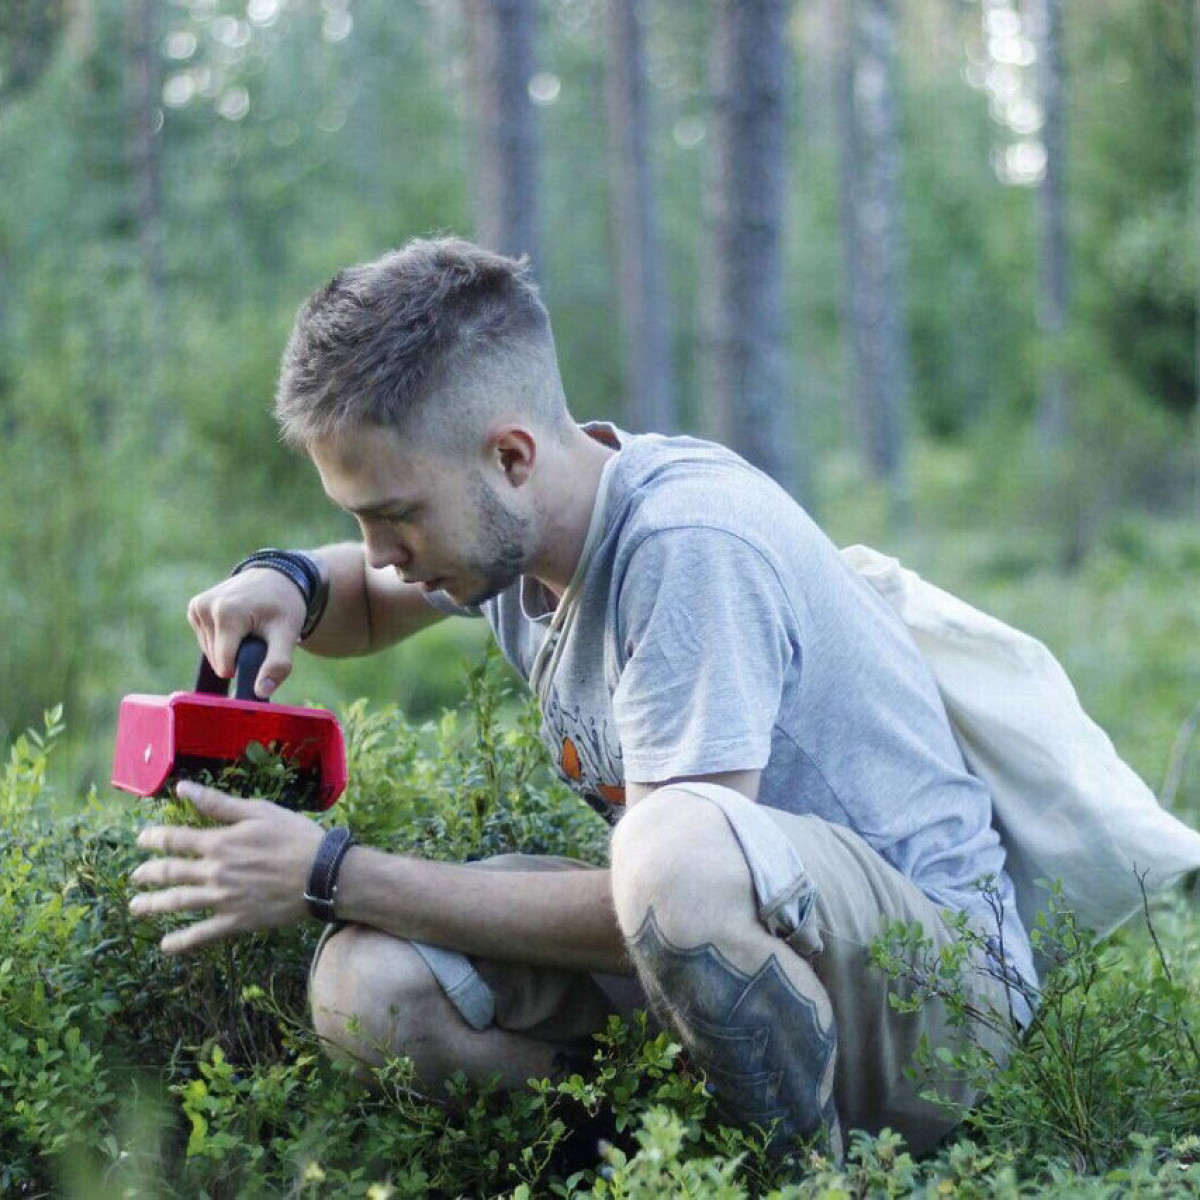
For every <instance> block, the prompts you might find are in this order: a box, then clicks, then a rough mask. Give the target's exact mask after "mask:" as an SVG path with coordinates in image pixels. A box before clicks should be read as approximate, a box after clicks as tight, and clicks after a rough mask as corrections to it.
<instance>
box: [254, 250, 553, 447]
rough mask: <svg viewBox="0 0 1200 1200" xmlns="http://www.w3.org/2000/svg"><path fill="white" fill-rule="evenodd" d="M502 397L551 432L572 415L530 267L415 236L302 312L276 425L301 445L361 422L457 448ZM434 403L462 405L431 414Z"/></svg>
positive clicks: (335, 283) (283, 371) (350, 273)
mask: <svg viewBox="0 0 1200 1200" xmlns="http://www.w3.org/2000/svg"><path fill="white" fill-rule="evenodd" d="M505 389H507V393H508V394H509V395H510V396H516V397H518V399H519V402H520V403H521V404H523V405H524V406H526V408H532V410H533V412H532V413H531V415H535V416H537V417H538V418H540V419H541V420H542V421H543V422H545V423H548V424H549V425H550V426H551V427H555V428H558V427H561V426H562V425H563V424H564V423H565V422H567V421H569V419H570V418H569V415H568V413H567V410H566V401H565V398H564V397H563V394H562V383H561V380H560V378H559V375H558V365H557V360H556V357H555V353H554V339H553V334H552V333H551V329H550V316H549V314H548V313H547V311H546V306H545V305H544V304H543V303H542V300H541V296H540V295H539V294H538V289H537V285H536V283H535V282H534V280H533V276H532V274H531V272H530V269H529V264H528V261H527V260H526V259H523V258H522V259H512V258H506V257H504V256H503V255H500V254H493V253H492V252H491V251H489V250H485V249H483V248H482V247H480V246H477V245H475V244H473V243H471V242H468V241H463V240H462V239H459V238H438V239H415V240H413V241H410V242H408V243H407V244H406V245H404V246H403V247H401V248H400V249H399V250H394V251H391V252H390V253H388V254H385V255H383V256H382V257H381V258H378V259H376V260H375V261H374V262H369V263H363V264H360V265H358V266H353V267H348V268H346V269H345V270H342V271H339V272H338V273H337V274H336V275H335V276H334V277H333V279H332V280H330V282H329V283H328V284H326V285H325V287H323V288H321V290H320V291H318V292H315V293H314V294H313V295H312V296H310V297H309V298H308V300H306V301H305V303H304V304H303V305H302V306H301V308H300V311H299V312H298V313H297V315H296V320H295V323H294V325H293V327H292V332H291V336H290V337H289V339H288V343H287V347H286V349H285V350H284V354H283V361H282V364H281V366H280V372H279V385H278V389H277V391H276V395H275V417H276V420H277V421H278V423H279V428H280V433H281V435H282V436H283V438H284V440H286V441H287V442H289V443H291V444H293V445H299V446H308V445H310V444H311V443H312V442H313V441H314V440H315V439H316V438H319V437H324V436H327V435H329V434H336V433H337V432H339V431H341V430H344V429H346V428H348V427H355V426H360V425H364V424H373V425H380V426H385V427H391V428H394V429H398V430H400V431H401V432H402V433H404V434H405V435H412V436H415V435H416V430H417V429H418V427H419V428H420V429H421V430H422V432H423V433H424V434H432V436H433V437H434V438H436V439H437V440H438V441H442V442H445V441H454V442H457V441H458V440H459V438H460V436H461V434H462V433H463V429H464V426H466V425H470V424H472V422H471V420H470V417H471V416H472V415H476V413H477V410H478V409H479V408H480V406H481V405H484V406H485V405H486V398H487V396H489V395H495V394H496V393H497V392H498V391H503V390H505ZM434 397H439V398H440V399H446V398H447V397H453V398H454V399H455V401H456V407H454V408H453V409H450V410H448V411H438V412H436V413H430V412H428V411H427V410H428V409H429V408H430V407H431V405H430V400H431V398H434ZM441 407H442V408H443V409H446V408H447V406H446V405H442V406H441Z"/></svg>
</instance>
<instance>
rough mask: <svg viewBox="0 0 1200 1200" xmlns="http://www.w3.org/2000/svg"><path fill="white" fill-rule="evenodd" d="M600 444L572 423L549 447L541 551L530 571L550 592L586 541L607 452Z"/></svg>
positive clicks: (566, 576) (562, 587) (565, 578)
mask: <svg viewBox="0 0 1200 1200" xmlns="http://www.w3.org/2000/svg"><path fill="white" fill-rule="evenodd" d="M612 455H613V450H612V448H611V447H609V446H606V445H604V444H603V443H602V442H600V441H597V440H596V439H595V438H593V437H591V436H590V435H589V434H587V433H586V432H585V431H584V430H582V429H579V428H578V427H577V428H576V430H575V431H574V432H573V434H572V435H571V440H570V441H569V443H568V444H567V446H566V447H563V448H561V449H559V448H557V447H556V448H555V451H554V453H553V458H552V459H551V462H550V463H548V464H545V465H547V466H549V467H550V470H549V472H548V475H547V478H546V488H545V492H544V493H543V496H542V511H543V513H544V519H545V525H544V528H543V535H542V538H541V551H540V553H539V554H538V556H537V558H536V560H535V561H534V563H533V564H532V565H531V568H530V571H529V574H531V575H532V576H533V577H534V578H535V579H537V580H538V581H539V582H540V583H542V584H544V585H545V586H546V587H547V588H548V589H549V590H550V591H551V592H552V593H553V594H554V596H555V597H561V596H562V594H563V592H565V591H566V590H567V585H568V584H569V583H570V582H571V579H572V577H573V576H574V574H575V570H576V568H577V567H578V566H579V559H580V556H581V555H582V554H583V547H584V543H585V542H586V541H587V533H588V528H589V526H590V525H591V523H592V512H593V511H594V509H595V507H596V494H597V492H598V491H599V489H600V476H601V475H602V474H603V472H604V464H605V463H606V462H607V461H608V460H609V459H610V458H611V457H612Z"/></svg>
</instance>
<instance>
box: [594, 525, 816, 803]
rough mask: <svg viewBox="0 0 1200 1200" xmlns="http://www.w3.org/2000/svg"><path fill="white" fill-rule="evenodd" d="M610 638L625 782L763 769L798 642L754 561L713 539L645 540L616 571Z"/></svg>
mask: <svg viewBox="0 0 1200 1200" xmlns="http://www.w3.org/2000/svg"><path fill="white" fill-rule="evenodd" d="M617 636H618V638H619V639H620V640H619V650H618V653H619V656H620V658H621V660H622V661H623V666H622V669H621V672H620V678H619V680H618V683H617V687H616V691H615V693H614V695H613V713H614V717H615V720H616V725H617V732H618V735H619V737H620V740H621V754H622V757H623V759H624V762H625V776H626V778H627V779H631V780H635V781H637V782H639V783H656V782H660V781H662V780H665V779H671V778H675V777H678V776H681V775H708V774H715V773H717V772H722V771H753V770H759V769H761V768H763V767H765V766H766V765H767V760H768V759H769V758H770V754H771V735H772V731H773V730H774V727H775V723H776V720H777V718H778V715H779V710H780V705H781V703H782V700H783V690H784V679H785V676H786V673H787V671H788V670H789V668H790V666H791V664H792V662H793V660H796V659H798V658H799V655H800V640H799V635H798V629H797V622H796V619H795V616H794V613H793V611H792V608H791V605H790V604H789V603H788V601H787V598H786V596H785V594H784V591H783V588H782V586H781V584H780V582H779V579H778V576H777V575H776V574H775V571H774V570H773V569H772V567H771V565H770V563H769V562H768V561H767V560H766V558H764V556H763V555H762V553H761V552H760V551H758V550H757V549H755V548H754V547H753V546H751V545H750V544H749V543H747V542H745V541H744V540H742V539H741V538H740V537H738V536H737V535H735V534H732V533H728V532H725V531H722V530H718V529H707V528H698V529H692V528H684V529H667V530H660V531H657V532H655V533H653V534H651V535H649V536H648V537H647V538H645V539H644V540H643V541H642V542H641V543H640V544H639V545H638V547H637V548H636V549H635V550H634V552H633V554H632V555H631V556H630V559H629V563H628V566H627V568H626V570H625V571H624V573H623V577H622V581H621V585H620V589H619V592H618V598H617Z"/></svg>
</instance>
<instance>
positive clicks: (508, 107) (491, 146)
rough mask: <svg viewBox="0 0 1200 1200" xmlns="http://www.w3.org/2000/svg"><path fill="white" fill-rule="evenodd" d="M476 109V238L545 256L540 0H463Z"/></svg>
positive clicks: (537, 257)
mask: <svg viewBox="0 0 1200 1200" xmlns="http://www.w3.org/2000/svg"><path fill="white" fill-rule="evenodd" d="M464 11H465V16H466V21H467V36H468V39H469V42H470V54H471V82H472V91H473V109H474V138H473V142H474V146H473V153H472V158H473V160H474V162H473V166H474V170H473V172H472V176H473V184H474V204H475V225H476V236H477V237H478V239H479V241H480V242H481V243H482V244H483V245H485V246H487V247H489V248H490V249H492V250H497V251H499V252H500V253H501V254H509V255H514V256H515V255H520V254H528V255H529V257H530V259H531V260H532V262H533V265H534V267H535V269H536V268H537V266H538V264H539V262H540V260H541V226H540V216H539V211H538V138H537V127H536V122H535V120H534V112H533V101H532V100H531V99H530V98H529V80H530V79H531V78H532V76H533V73H534V61H535V60H534V41H535V33H536V26H537V6H536V3H535V0H465V5H464Z"/></svg>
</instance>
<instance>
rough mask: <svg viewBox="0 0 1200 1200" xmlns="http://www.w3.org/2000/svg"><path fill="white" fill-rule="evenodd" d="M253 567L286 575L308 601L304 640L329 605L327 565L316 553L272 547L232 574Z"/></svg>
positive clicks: (244, 561)
mask: <svg viewBox="0 0 1200 1200" xmlns="http://www.w3.org/2000/svg"><path fill="white" fill-rule="evenodd" d="M250 567H266V568H267V569H269V570H271V571H278V572H279V573H280V574H281V575H286V576H287V577H288V578H289V579H290V580H291V581H292V582H293V583H294V584H295V585H296V587H297V588H299V589H300V595H301V596H302V597H303V599H304V625H303V626H302V627H301V629H300V640H301V641H303V640H304V639H305V638H306V637H308V635H309V634H310V633H312V631H313V630H314V629H316V627H317V623H318V622H319V621H320V620H321V617H322V616H324V615H325V605H326V604H327V603H328V602H329V574H328V572H327V571H326V570H325V564H324V563H323V562H321V560H320V559H319V558H317V557H316V556H315V555H312V554H306V553H305V552H304V551H303V550H275V549H272V548H270V547H268V548H266V549H264V550H255V552H254V553H253V554H247V555H246V557H245V558H243V559H242V561H241V562H239V563H238V564H237V565H236V566H235V567H234V568H233V570H232V571H230V572H229V573H230V575H237V574H239V573H240V572H242V571H245V570H248V569H249V568H250Z"/></svg>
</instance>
